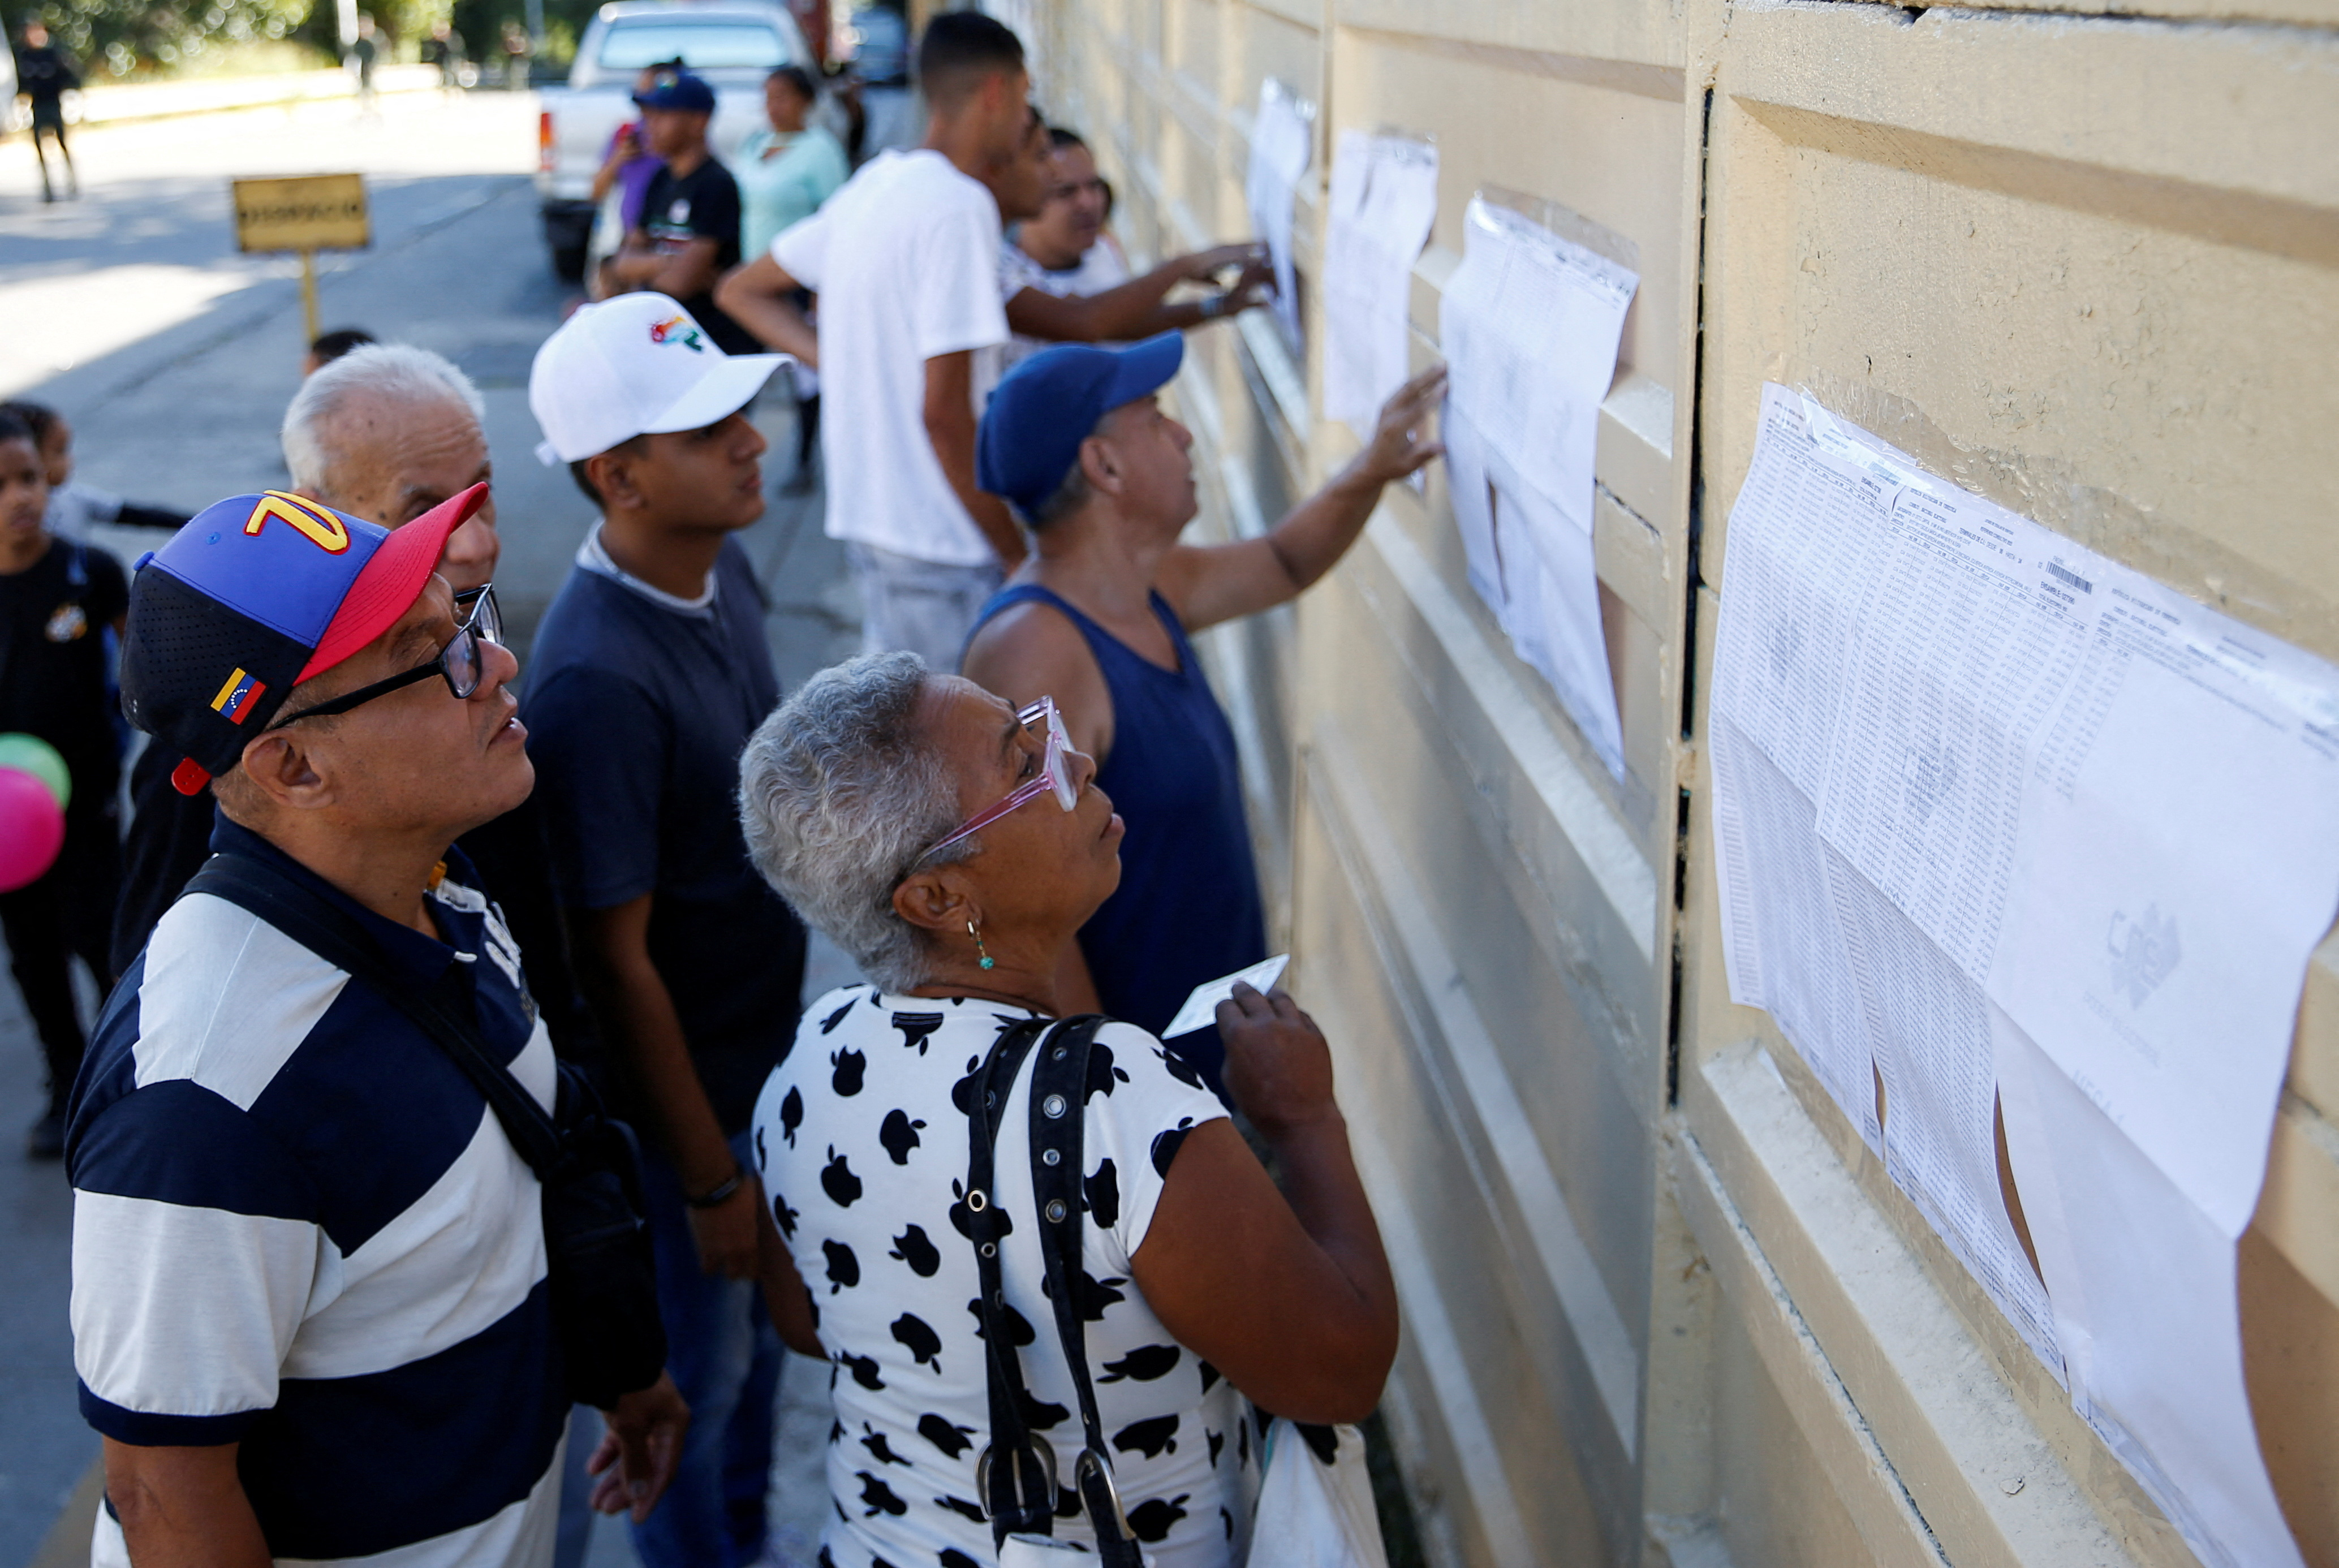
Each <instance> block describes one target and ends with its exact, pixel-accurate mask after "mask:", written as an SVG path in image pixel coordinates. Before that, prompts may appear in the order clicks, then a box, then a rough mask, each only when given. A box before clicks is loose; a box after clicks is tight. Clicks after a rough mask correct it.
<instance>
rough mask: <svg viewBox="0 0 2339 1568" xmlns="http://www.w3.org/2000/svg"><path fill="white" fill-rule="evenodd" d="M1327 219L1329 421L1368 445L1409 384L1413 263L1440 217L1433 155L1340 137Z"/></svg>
mask: <svg viewBox="0 0 2339 1568" xmlns="http://www.w3.org/2000/svg"><path fill="white" fill-rule="evenodd" d="M1326 206H1327V211H1326V212H1325V219H1324V327H1325V334H1324V417H1325V418H1326V419H1340V420H1344V421H1346V422H1347V425H1348V426H1349V428H1350V429H1354V430H1355V431H1356V433H1357V439H1358V440H1361V441H1368V440H1370V439H1372V435H1373V427H1374V421H1375V416H1376V415H1377V414H1378V413H1379V411H1380V406H1381V404H1382V403H1384V402H1386V401H1387V399H1388V396H1389V394H1390V393H1392V392H1394V391H1396V390H1397V389H1398V388H1399V387H1401V386H1403V385H1404V384H1405V380H1406V362H1407V359H1408V355H1407V353H1406V348H1407V344H1406V333H1407V330H1408V327H1407V317H1408V315H1409V309H1408V306H1409V301H1410V298H1411V294H1412V287H1413V261H1414V258H1415V257H1416V256H1418V255H1420V254H1421V247H1422V246H1423V245H1424V244H1426V243H1427V242H1428V240H1429V227H1430V224H1431V223H1432V222H1435V221H1436V216H1437V149H1436V147H1435V146H1433V145H1431V144H1430V143H1427V142H1419V141H1416V140H1414V139H1413V138H1411V137H1407V136H1389V135H1375V134H1372V133H1367V132H1364V131H1343V132H1341V133H1340V143H1339V147H1338V149H1337V151H1336V152H1335V153H1334V154H1333V157H1332V178H1331V184H1330V190H1329V192H1328V194H1327V202H1326Z"/></svg>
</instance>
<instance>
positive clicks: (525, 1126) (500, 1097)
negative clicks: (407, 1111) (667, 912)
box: [186, 853, 560, 1181]
mask: <svg viewBox="0 0 2339 1568" xmlns="http://www.w3.org/2000/svg"><path fill="white" fill-rule="evenodd" d="M186 891H187V892H191V893H192V892H202V893H209V894H211V896H212V897H213V898H219V899H225V900H226V901H227V902H230V903H232V904H235V905H236V906H238V907H239V908H242V909H244V910H248V911H250V912H252V914H255V915H257V916H259V917H260V918H261V919H262V920H263V921H266V922H268V923H269V924H270V925H271V926H273V927H275V928H276V929H277V930H278V931H280V932H283V933H284V934H285V935H286V936H289V937H291V939H292V940H293V941H294V942H299V943H300V944H301V946H302V947H305V948H307V949H308V950H309V951H310V952H313V953H315V954H316V955H317V956H318V957H319V958H321V959H323V960H324V961H325V962H327V963H330V964H331V965H332V966H333V967H334V968H336V969H339V970H343V971H347V972H348V973H349V975H350V978H352V979H354V980H357V981H361V982H362V983H363V984H364V985H365V987H366V988H367V989H368V990H369V991H372V992H373V993H374V994H375V995H376V996H379V997H380V998H381V999H382V1001H386V1002H388V1003H390V1005H391V1006H392V1007H395V1008H397V1009H398V1011H400V1012H402V1013H404V1014H405V1015H406V1016H407V1018H408V1019H410V1021H412V1022H413V1024H414V1026H415V1027H416V1028H418V1029H419V1030H421V1031H422V1032H423V1033H425V1034H427V1035H429V1037H430V1038H431V1039H432V1040H436V1041H437V1042H438V1044H439V1049H440V1050H444V1051H445V1052H446V1053H447V1055H448V1058H449V1060H452V1061H453V1062H454V1064H455V1065H456V1067H458V1068H459V1069H460V1070H462V1073H463V1076H464V1077H466V1078H468V1079H469V1080H471V1084H472V1087H474V1088H476V1089H477V1090H479V1093H480V1094H481V1095H482V1096H484V1097H485V1098H486V1100H487V1102H488V1106H489V1109H492V1110H493V1111H494V1112H495V1113H496V1119H497V1120H498V1122H500V1123H502V1124H503V1129H504V1136H505V1137H506V1138H508V1139H511V1144H512V1148H513V1149H517V1150H518V1153H519V1157H520V1158H521V1159H524V1160H526V1161H527V1162H528V1169H531V1170H533V1171H535V1172H536V1177H537V1179H538V1181H544V1180H548V1179H549V1178H550V1176H551V1174H552V1171H553V1169H554V1168H555V1167H557V1166H558V1164H559V1163H560V1134H559V1130H558V1128H557V1127H556V1126H555V1125H554V1123H553V1119H552V1118H551V1117H550V1116H548V1115H547V1114H546V1113H545V1109H544V1107H543V1106H542V1105H540V1104H538V1102H537V1099H536V1096H534V1095H532V1094H530V1093H529V1092H528V1090H527V1089H526V1088H525V1087H523V1086H522V1085H521V1083H520V1081H519V1080H518V1079H517V1078H514V1077H513V1076H512V1075H511V1070H510V1069H509V1068H507V1067H505V1066H504V1065H503V1064H502V1063H501V1062H499V1061H498V1060H495V1059H494V1058H493V1057H491V1056H489V1054H488V1048H487V1044H486V1042H485V1041H484V1040H481V1039H480V1038H479V1026H478V1025H477V1024H476V1023H474V1022H473V1021H470V1020H469V1019H467V1018H465V1017H463V1016H462V1015H461V1013H459V1012H458V1011H456V1010H455V1009H453V1008H451V1007H449V1005H448V999H447V998H446V997H445V996H444V995H442V994H439V993H437V992H435V991H430V990H426V989H425V988H423V987H422V986H419V985H418V984H416V983H415V981H414V979H413V977H412V976H410V975H407V974H403V973H400V971H399V970H398V968H397V967H396V966H395V965H394V964H393V963H391V962H390V955H389V954H387V953H385V952H382V950H381V944H380V942H376V941H375V940H374V939H373V937H372V936H371V934H370V933H369V932H367V931H366V929H365V928H364V927H363V926H361V925H360V924H359V923H358V922H357V921H356V920H355V919H353V918H351V916H350V914H349V912H347V911H346V910H342V909H340V908H338V907H336V906H335V905H334V904H333V903H331V902H330V901H328V900H327V899H326V898H325V897H324V896H323V895H322V894H321V893H318V892H315V891H314V890H313V889H311V888H308V887H304V886H302V885H301V883H297V882H294V881H293V880H292V879H291V878H289V877H285V876H281V875H279V874H276V873H272V872H271V871H270V870H268V868H266V867H265V866H263V865H262V863H260V862H258V861H255V860H253V859H252V857H250V856H249V855H240V854H234V853H222V854H215V855H213V856H212V858H211V859H210V860H208V861H206V862H204V863H203V866H202V870H201V871H198V872H197V873H195V874H194V877H193V879H192V881H190V882H189V883H187V889H186Z"/></svg>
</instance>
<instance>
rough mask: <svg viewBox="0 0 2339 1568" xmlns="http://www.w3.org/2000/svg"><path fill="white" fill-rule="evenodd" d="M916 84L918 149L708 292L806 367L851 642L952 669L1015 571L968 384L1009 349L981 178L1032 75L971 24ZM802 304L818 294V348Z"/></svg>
mask: <svg viewBox="0 0 2339 1568" xmlns="http://www.w3.org/2000/svg"><path fill="white" fill-rule="evenodd" d="M918 79H919V84H920V85H921V86H922V87H923V90H924V93H925V95H926V101H927V103H928V104H930V105H931V106H932V110H933V118H932V120H931V121H930V122H929V123H928V125H927V128H926V139H925V143H924V144H923V146H921V147H919V148H917V149H916V150H914V151H913V152H909V153H891V152H888V153H881V154H879V155H878V156H877V157H875V158H873V159H872V160H871V161H870V162H869V163H867V164H865V165H864V166H863V168H862V170H861V172H860V173H857V174H855V175H854V177H853V178H852V179H851V180H850V181H848V182H845V184H844V187H843V188H842V189H840V190H839V191H838V192H836V194H834V196H832V197H830V198H829V199H828V201H827V202H826V203H825V204H824V205H823V206H822V208H821V210H820V211H819V212H815V213H814V214H813V215H812V216H811V217H809V218H807V219H805V220H804V222H801V223H798V224H796V225H794V227H792V228H790V229H788V230H786V231H785V232H783V233H782V234H781V235H780V237H779V238H778V239H777V240H775V241H774V242H772V249H771V253H770V254H768V255H765V256H762V257H759V258H757V259H756V260H755V261H753V262H751V263H750V264H749V265H747V266H745V267H743V268H742V269H740V270H739V271H736V272H735V273H733V274H732V275H731V276H730V277H729V278H728V279H726V280H725V282H724V284H723V286H722V287H721V289H720V290H718V291H717V293H716V301H717V302H718V303H719V304H720V305H721V306H722V308H723V309H724V310H725V311H728V312H729V313H730V314H731V316H732V317H733V319H734V320H735V321H739V322H740V323H741V324H742V325H743V326H745V327H746V328H747V330H749V331H751V332H753V333H755V335H756V336H757V337H758V338H760V339H762V340H764V341H765V342H766V343H768V344H771V345H772V346H773V347H775V348H777V349H780V350H784V351H785V352H788V353H793V354H794V355H796V356H797V357H798V358H799V359H801V360H804V362H805V363H806V364H816V365H818V366H819V367H820V370H821V375H822V397H823V400H824V404H825V408H826V414H825V417H824V419H823V421H822V429H821V450H822V456H823V459H824V465H825V467H826V469H827V476H828V523H827V531H828V534H829V537H832V538H838V539H843V540H844V541H845V543H846V546H847V553H848V555H849V557H850V558H851V560H852V563H853V570H854V577H856V578H857V579H858V580H859V582H860V586H861V597H862V613H863V633H862V635H863V643H864V647H865V648H867V649H868V650H869V651H872V652H875V651H880V650H883V649H888V648H908V649H910V650H912V651H913V652H915V653H917V654H920V655H922V656H923V657H924V658H925V660H926V662H927V663H928V664H929V665H931V666H933V667H935V668H937V669H951V668H953V667H955V666H956V665H957V663H958V655H959V647H960V645H961V644H962V642H963V641H964V640H965V637H966V634H967V632H968V631H969V629H970V628H972V626H973V624H974V616H975V612H976V611H977V610H978V609H980V608H981V607H982V603H983V601H984V600H985V599H987V598H988V597H990V596H991V594H992V591H993V590H995V589H996V588H997V587H999V585H1000V583H1001V582H1002V580H1003V578H1004V576H1005V574H1006V573H1007V572H1010V571H1012V570H1013V569H1014V568H1015V567H1017V566H1018V565H1019V564H1021V561H1022V559H1023V536H1022V533H1021V529H1019V528H1017V527H1016V524H1015V519H1014V518H1013V516H1012V514H1011V513H1010V512H1009V511H1008V509H1007V506H1006V503H1004V502H1003V501H1002V500H1000V499H999V498H997V497H995V496H988V495H985V494H983V493H982V491H981V490H980V489H978V488H976V487H975V482H974V435H975V417H976V412H977V410H976V409H975V406H974V398H973V377H974V359H975V355H976V352H977V351H978V350H982V349H986V348H989V347H991V346H992V345H993V344H998V343H1003V342H1005V341H1006V340H1007V315H1006V312H1005V311H1004V310H1002V308H1001V304H1000V298H999V233H1000V217H999V203H998V202H997V201H996V199H994V197H993V196H992V191H991V188H990V184H989V181H990V180H991V179H992V178H995V177H996V174H997V172H998V171H999V170H1000V169H1001V168H1002V167H1003V166H1004V165H1006V164H1007V163H1011V162H1012V160H1013V159H1014V158H1015V157H1016V155H1017V153H1019V152H1020V151H1021V147H1022V144H1023V138H1024V133H1025V127H1026V125H1027V124H1028V123H1029V120H1030V113H1031V112H1030V109H1029V108H1028V106H1027V104H1026V103H1025V98H1026V95H1027V94H1028V93H1029V91H1030V86H1031V80H1030V77H1029V76H1028V75H1027V74H1025V72H1024V68H1023V46H1022V44H1021V43H1020V42H1019V41H1018V40H1017V39H1016V36H1015V35H1014V34H1013V33H1012V32H1011V31H1010V30H1009V29H1008V28H1007V27H1005V26H1004V25H1002V24H1000V23H999V22H997V21H994V20H992V18H991V17H988V16H985V15H981V14H980V13H978V12H972V11H946V12H943V13H942V14H941V15H937V16H936V17H935V18H934V19H933V21H932V22H931V23H929V24H928V25H927V27H926V34H925V36H924V38H923V39H922V40H921V41H920V43H919V46H918ZM798 289H810V290H812V291H814V292H815V293H817V294H818V295H819V296H820V335H819V338H818V339H815V338H814V335H813V332H812V329H811V327H810V326H809V325H808V324H807V323H806V321H805V320H804V315H803V313H802V312H801V311H798V310H797V309H796V307H795V305H794V301H792V300H791V298H790V296H791V295H792V294H793V293H794V291H796V290H798ZM824 350H825V351H824Z"/></svg>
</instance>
